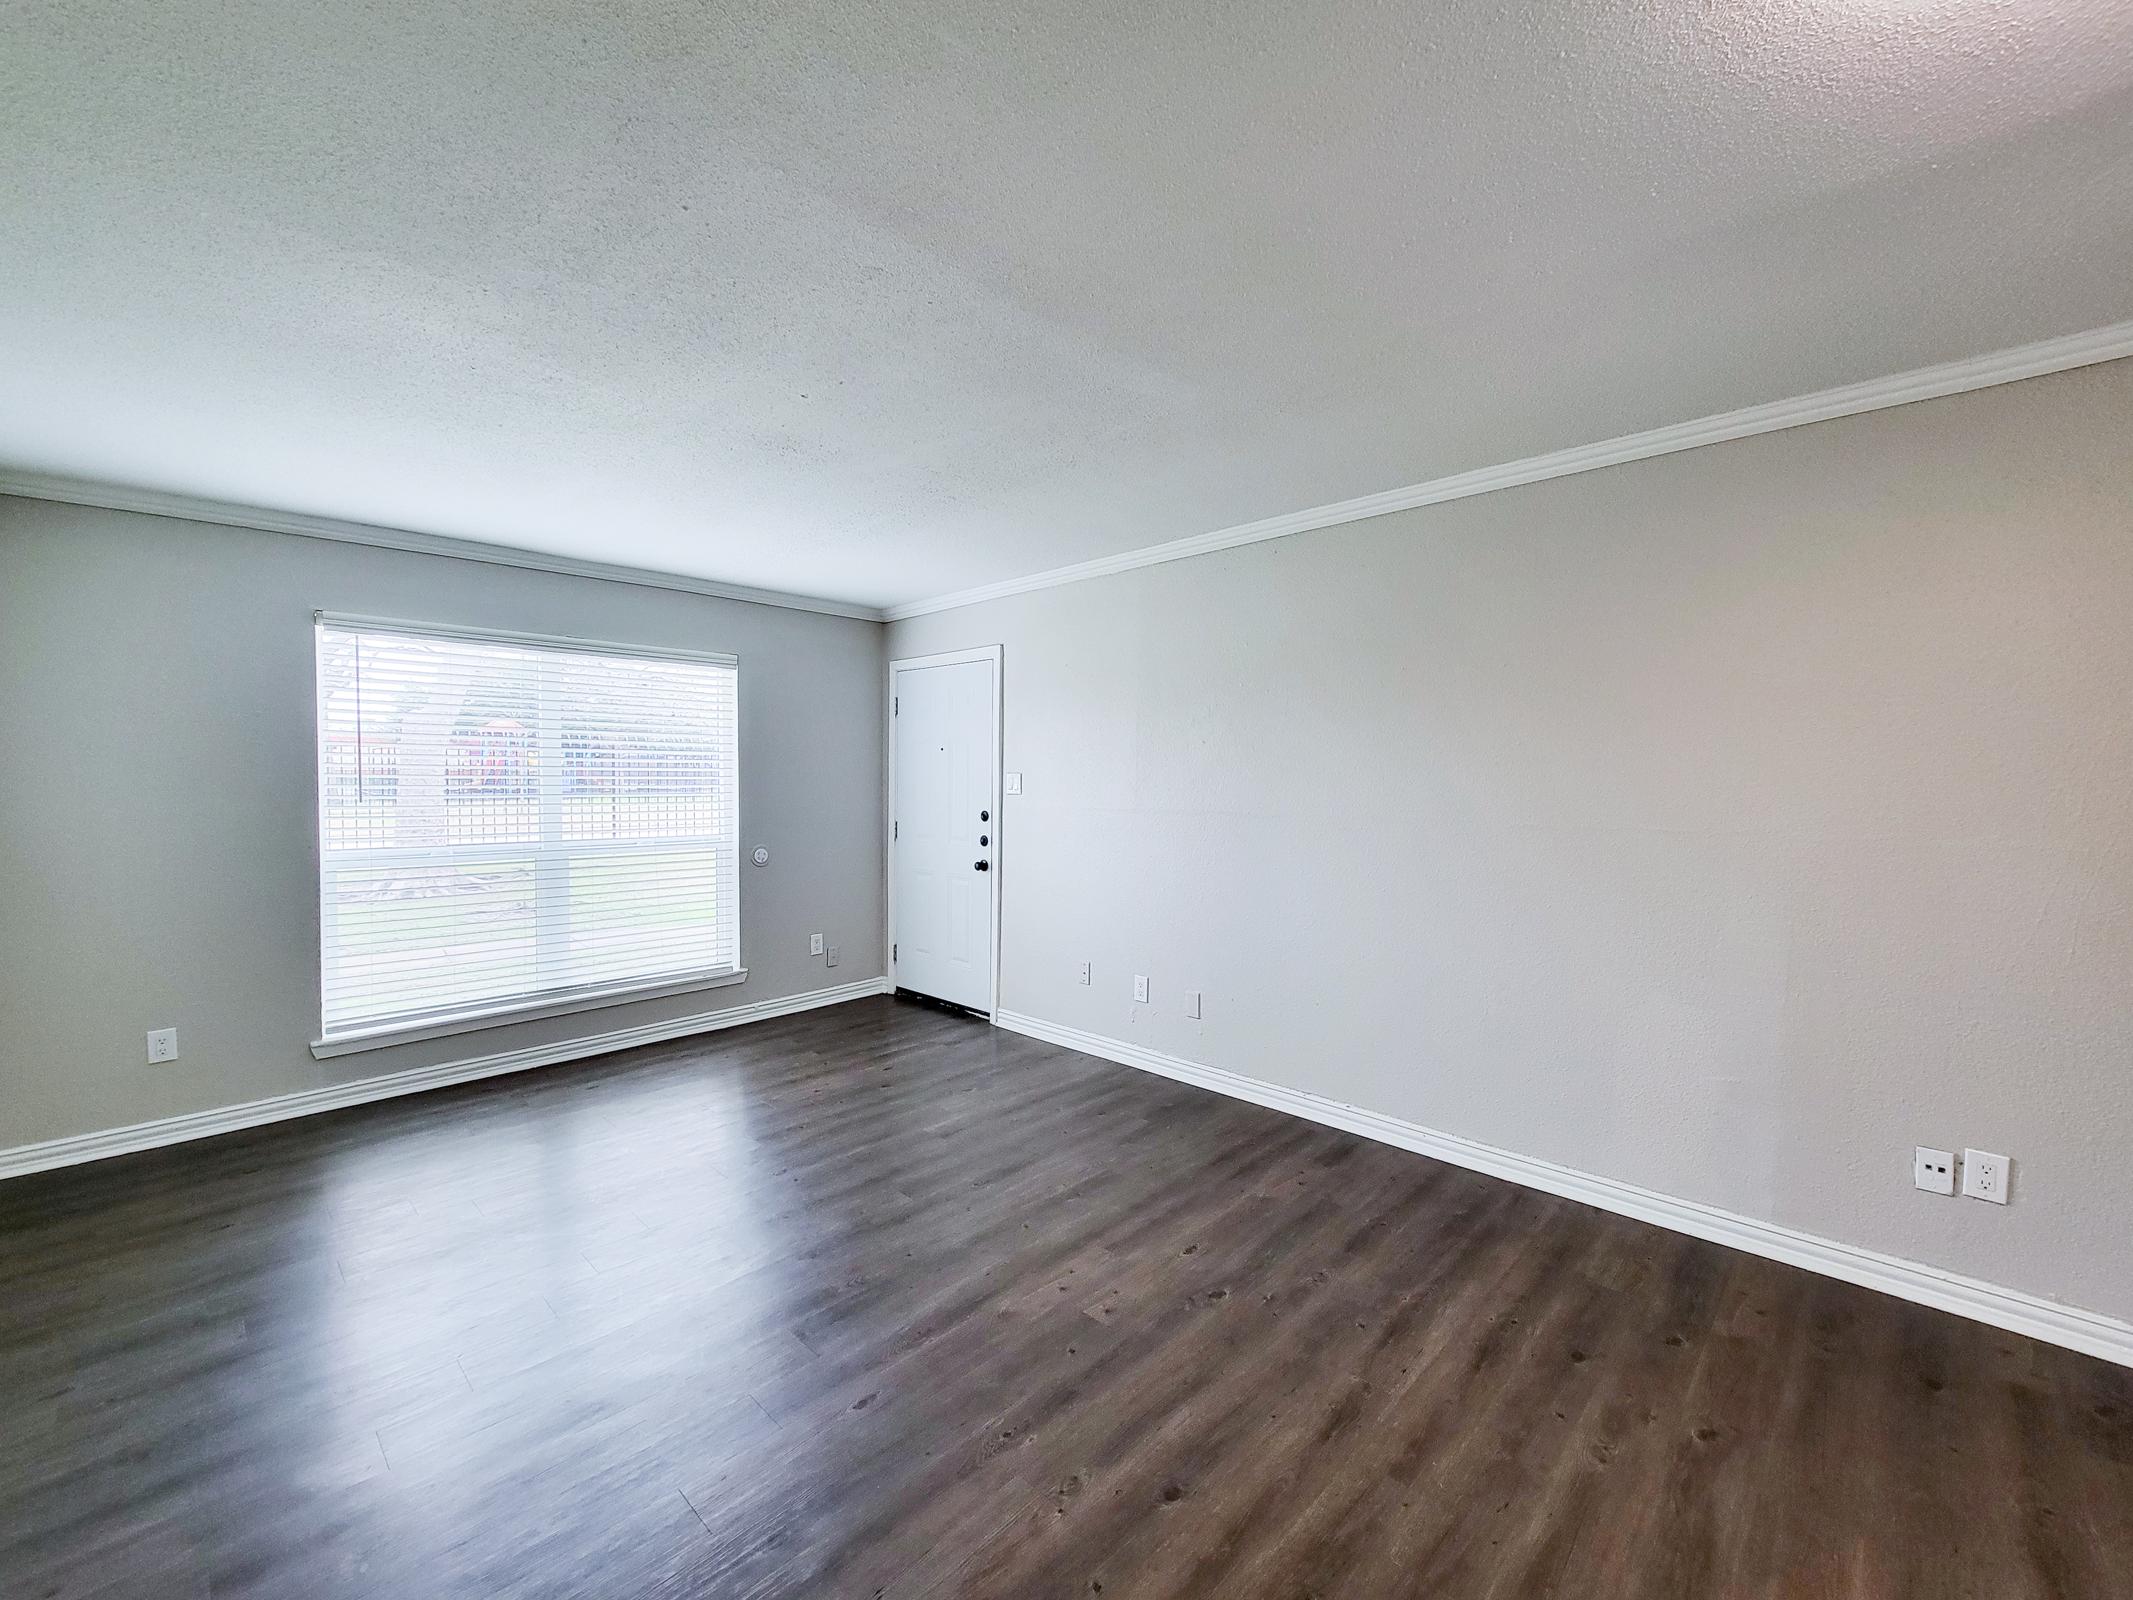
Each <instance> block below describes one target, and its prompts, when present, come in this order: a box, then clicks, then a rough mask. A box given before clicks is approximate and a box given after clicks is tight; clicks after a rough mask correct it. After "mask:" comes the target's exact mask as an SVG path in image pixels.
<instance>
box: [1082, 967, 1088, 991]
mask: <svg viewBox="0 0 2133 1600" xmlns="http://www.w3.org/2000/svg"><path fill="white" fill-rule="evenodd" d="M1081 986H1082V987H1083V988H1084V989H1086V988H1087V987H1088V986H1089V964H1088V963H1087V962H1086V961H1084V962H1083V963H1082V964H1081Z"/></svg>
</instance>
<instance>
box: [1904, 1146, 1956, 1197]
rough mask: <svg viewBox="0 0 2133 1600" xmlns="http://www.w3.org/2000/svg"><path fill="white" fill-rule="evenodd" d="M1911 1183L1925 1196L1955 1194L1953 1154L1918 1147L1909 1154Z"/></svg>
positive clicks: (1946, 1151) (1947, 1151) (1948, 1151)
mask: <svg viewBox="0 0 2133 1600" xmlns="http://www.w3.org/2000/svg"><path fill="white" fill-rule="evenodd" d="M1911 1182H1912V1183H1914V1184H1916V1185H1917V1186H1918V1187H1919V1188H1921V1189H1923V1190H1925V1191H1926V1193H1927V1194H1953V1193H1955V1152H1954V1151H1953V1150H1929V1149H1927V1148H1926V1146H1924V1145H1920V1146H1919V1147H1918V1148H1917V1149H1916V1150H1914V1151H1912V1152H1911Z"/></svg>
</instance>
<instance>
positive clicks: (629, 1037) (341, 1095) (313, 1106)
mask: <svg viewBox="0 0 2133 1600" xmlns="http://www.w3.org/2000/svg"><path fill="white" fill-rule="evenodd" d="M889 990H890V984H889V980H888V979H887V978H867V979H863V980H862V981H860V982H858V983H843V984H839V985H837V986H836V987H835V988H831V989H810V990H807V991H805V992H804V993H801V994H791V995H786V996H784V997H783V998H782V999H778V1000H756V1001H752V1002H750V1003H749V1004H747V1005H738V1006H727V1007H726V1008H724V1009H723V1010H720V1011H702V1012H698V1013H696V1014H695V1015H693V1016H687V1017H674V1018H671V1019H670V1020H668V1021H666V1022H647V1023H644V1024H643V1025H641V1026H639V1027H635V1028H612V1029H610V1030H608V1031H607V1032H605V1033H593V1034H585V1035H582V1036H580V1037H578V1038H575V1039H563V1040H558V1041H557V1042H556V1043H554V1044H537V1045H531V1046H528V1047H527V1048H526V1049H523V1050H500V1051H498V1052H496V1053H495V1054H493V1055H485V1056H467V1057H464V1058H462V1059H461V1060H458V1061H441V1062H439V1063H438V1064H437V1065H435V1066H433V1067H413V1068H410V1069H409V1070H408V1071H406V1072H390V1073H387V1074H385V1075H384V1076H383V1077H378V1078H358V1079H356V1080H355V1081H354V1082H353V1083H336V1084H329V1085H327V1086H326V1087H325V1088H322V1089H304V1090H300V1091H298V1092H297V1093H295V1094H278V1095H275V1096H274V1097H273V1098H271V1099H267V1100H252V1101H248V1102H247V1103H245V1104H244V1105H237V1106H220V1107H217V1108H216V1109H215V1110H212V1111H194V1112H190V1113H188V1114H186V1115H184V1116H180V1117H159V1118H157V1119H156V1120H155V1121H154V1122H137V1123H135V1124H133V1125H132V1126H131V1127H127V1128H109V1129H106V1130H105V1131H103V1132H101V1133H81V1134H75V1135H73V1136H72V1137H70V1138H65V1139H47V1140H45V1141H44V1142H42V1143H40V1144H24V1145H16V1146H15V1147H14V1148H12V1149H8V1150H0V1179H6V1178H17V1177H21V1176H23V1175H24V1174H26V1173H31V1172H44V1171H47V1170H49V1169H50V1168H53V1167H72V1166H78V1165H80V1164H81V1163H83V1162H85V1161H102V1160H104V1159H105V1158H106V1157H108V1156H123V1155H130V1154H132V1153H133V1152H134V1151H136V1150H153V1149H156V1148H157V1147H159V1146H161V1145H166V1144H182V1143H184V1142H185V1141H186V1140H189V1139H209V1138H213V1137H214V1136H215V1135H216V1134H218V1133H234V1132H236V1131H237V1130H238V1129H239V1128H256V1127H259V1126H260V1125H261V1124H263V1123H268V1122H286V1121H288V1120H290V1119H291V1118H293V1117H308V1116H314V1115H316V1114H317V1113H319V1112H321V1111H339V1110H341V1109H343V1108H344V1107H347V1106H360V1105H367V1104H368V1103H369V1102H371V1101H373V1100H390V1099H393V1098H394V1097H395V1096H398V1095H403V1094H420V1093H422V1091H423V1090H425V1089H442V1088H444V1087H445V1086H446V1085H448V1084H454V1083H470V1082H472V1081H473V1080H474V1079H476V1078H494V1077H500V1076H501V1075H503V1074H504V1073H507V1072H525V1071H528V1070H529V1069H531V1068H534V1067H548V1066H554V1065H555V1064H557V1063H558V1062H562V1061H577V1060H580V1059H582V1058H584V1057H586V1056H598V1055H606V1054H608V1053H609V1052H610V1051H615V1050H627V1049H630V1048H631V1047H632V1046H634V1045H640V1044H659V1043H661V1042H662V1041H664V1040H667V1039H679V1038H683V1037H685V1036H686V1035H689V1034H694V1033H713V1032H716V1031H717V1030H719V1029H721V1028H737V1027H739V1026H741V1025H742V1024H743V1023H747V1022H766V1021H768V1020H769V1019H770V1018H772V1017H784V1016H790V1015H792V1014H793V1013H794V1012H796V1011H813V1010H815V1009H816V1008H817V1007H819V1006H834V1005H839V1004H842V1003H843V1002H844V1001H846V1000H859V999H864V998H865V997H866V996H868V995H876V994H887V993H889Z"/></svg>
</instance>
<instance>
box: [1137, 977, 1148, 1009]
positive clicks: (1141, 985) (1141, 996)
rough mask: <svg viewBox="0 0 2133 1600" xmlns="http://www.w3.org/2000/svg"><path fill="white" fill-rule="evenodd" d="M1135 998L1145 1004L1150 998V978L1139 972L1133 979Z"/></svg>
mask: <svg viewBox="0 0 2133 1600" xmlns="http://www.w3.org/2000/svg"><path fill="white" fill-rule="evenodd" d="M1133 998H1134V999H1135V1000H1137V1001H1139V1002H1141V1003H1143V1004H1145V1003H1146V1002H1147V999H1148V980H1147V979H1146V978H1143V977H1141V976H1140V975H1139V974H1138V973H1136V974H1135V975H1134V979H1133Z"/></svg>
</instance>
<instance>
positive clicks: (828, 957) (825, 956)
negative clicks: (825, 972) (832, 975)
mask: <svg viewBox="0 0 2133 1600" xmlns="http://www.w3.org/2000/svg"><path fill="white" fill-rule="evenodd" d="M822 964H823V965H824V966H825V967H834V966H835V965H836V964H837V947H836V946H835V945H831V946H830V947H829V948H828V949H827V950H825V951H823V953H822Z"/></svg>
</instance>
